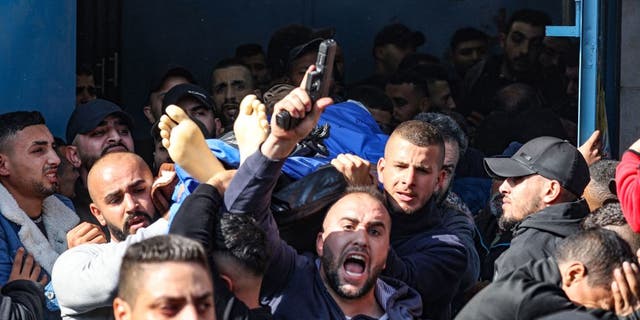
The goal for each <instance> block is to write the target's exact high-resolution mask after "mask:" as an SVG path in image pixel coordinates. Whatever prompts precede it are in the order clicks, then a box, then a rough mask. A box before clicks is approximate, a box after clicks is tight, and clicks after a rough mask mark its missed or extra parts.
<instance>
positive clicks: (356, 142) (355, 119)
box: [171, 100, 389, 218]
mask: <svg viewBox="0 0 640 320" xmlns="http://www.w3.org/2000/svg"><path fill="white" fill-rule="evenodd" d="M324 124H329V126H330V131H329V137H327V138H325V140H324V144H325V146H326V147H327V149H328V151H329V155H328V156H326V157H323V156H315V157H297V156H294V157H289V158H288V159H287V160H286V162H285V164H284V166H283V168H282V171H283V172H284V173H285V174H286V175H287V176H289V177H290V178H293V179H296V180H297V179H300V178H302V177H304V176H306V175H308V174H310V173H312V172H314V171H315V170H316V169H317V168H318V167H320V166H323V165H325V164H327V163H329V162H330V161H331V159H333V158H335V157H336V156H338V154H341V153H351V154H355V155H358V156H360V157H361V158H364V159H366V160H368V161H370V162H371V164H372V165H373V166H375V164H376V163H377V162H378V159H380V158H381V157H382V156H383V154H384V146H385V144H386V143H387V140H388V139H389V136H388V135H386V134H384V133H383V132H382V130H380V127H378V124H377V123H376V121H375V120H374V119H373V117H372V116H371V114H370V113H369V111H368V110H367V109H366V107H364V106H363V105H362V104H361V103H359V102H357V101H353V100H349V101H346V102H341V103H337V104H334V105H331V106H329V107H327V108H326V109H325V110H324V112H323V113H322V115H321V116H320V120H319V121H318V125H324ZM207 145H208V146H209V149H210V150H211V152H212V153H213V154H214V155H215V156H216V157H217V158H218V159H219V160H220V161H222V162H223V163H224V164H225V165H226V166H227V167H233V168H237V167H238V165H239V164H240V154H239V152H238V149H236V148H234V147H233V146H230V145H228V144H226V143H225V142H223V141H221V140H219V139H208V140H207ZM175 168H176V173H177V175H178V178H179V179H180V182H179V183H178V185H177V186H176V189H175V191H174V194H173V197H172V201H173V202H174V204H173V205H172V206H171V217H172V218H173V214H174V213H175V212H176V211H177V208H178V206H179V204H180V203H182V201H184V198H186V196H187V195H189V194H190V193H191V192H193V190H195V188H196V187H197V186H198V184H199V182H198V181H197V180H195V179H194V178H193V177H191V176H190V175H189V174H187V173H186V172H185V171H184V170H183V169H182V168H180V166H178V165H176V166H175Z"/></svg>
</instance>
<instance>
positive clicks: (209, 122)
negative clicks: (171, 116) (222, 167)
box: [162, 83, 224, 139]
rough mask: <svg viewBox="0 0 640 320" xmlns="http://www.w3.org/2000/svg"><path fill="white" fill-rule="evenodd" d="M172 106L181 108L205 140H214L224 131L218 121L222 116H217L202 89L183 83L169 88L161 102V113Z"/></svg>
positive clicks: (211, 102) (207, 95)
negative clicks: (198, 128)
mask: <svg viewBox="0 0 640 320" xmlns="http://www.w3.org/2000/svg"><path fill="white" fill-rule="evenodd" d="M172 104H174V105H177V106H178V107H180V108H182V109H183V110H184V112H185V113H186V114H188V115H189V117H190V118H191V119H192V120H194V122H195V123H197V124H198V125H200V126H201V128H203V129H204V130H203V134H204V136H205V137H206V138H207V139H209V138H215V137H217V136H218V135H220V134H222V132H223V131H224V128H223V127H222V122H221V120H220V119H221V117H222V116H221V115H219V114H217V112H216V109H215V108H214V104H213V100H212V99H211V97H210V96H209V94H208V93H207V91H205V90H204V89H203V88H202V87H200V86H197V85H195V84H190V83H183V84H179V85H177V86H175V87H173V88H171V90H169V91H168V92H167V94H166V95H165V96H164V99H163V100H162V112H163V113H164V110H165V109H166V108H167V107H168V106H169V105H172Z"/></svg>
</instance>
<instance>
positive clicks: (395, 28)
mask: <svg viewBox="0 0 640 320" xmlns="http://www.w3.org/2000/svg"><path fill="white" fill-rule="evenodd" d="M424 42H425V37H424V34H423V33H422V32H420V31H412V30H410V29H409V28H408V27H407V26H405V25H403V24H400V23H394V24H390V25H387V26H385V27H384V28H382V30H380V31H379V32H378V33H377V34H376V37H375V39H374V41H373V58H374V59H375V63H376V74H381V75H387V76H388V75H391V74H393V73H394V72H396V71H397V70H398V65H399V64H400V62H401V61H402V59H404V57H405V56H406V55H408V54H409V53H412V52H416V48H418V47H419V46H421V45H423V44H424Z"/></svg>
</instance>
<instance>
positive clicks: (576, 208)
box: [493, 200, 589, 279]
mask: <svg viewBox="0 0 640 320" xmlns="http://www.w3.org/2000/svg"><path fill="white" fill-rule="evenodd" d="M588 213H589V207H587V204H586V202H585V201H584V200H578V201H574V202H565V203H559V204H555V205H551V206H548V207H546V208H544V209H542V210H541V211H538V212H536V213H534V214H532V215H529V216H528V217H526V218H525V219H524V220H523V221H522V222H520V224H519V225H518V226H516V227H515V228H514V230H513V239H512V240H511V246H510V247H509V249H507V250H506V251H505V252H504V253H502V255H500V257H498V259H496V265H495V275H494V277H493V279H498V278H499V277H501V276H504V275H506V274H508V273H509V272H511V271H513V270H515V269H516V268H518V267H519V266H522V265H524V264H525V263H528V262H530V261H535V260H540V259H544V258H548V257H551V256H553V254H554V252H555V250H556V247H557V246H558V243H559V242H560V240H562V239H564V238H566V237H567V236H569V235H571V234H573V233H575V232H578V231H579V230H580V222H581V221H582V219H583V218H584V217H585V216H586V215H587V214H588Z"/></svg>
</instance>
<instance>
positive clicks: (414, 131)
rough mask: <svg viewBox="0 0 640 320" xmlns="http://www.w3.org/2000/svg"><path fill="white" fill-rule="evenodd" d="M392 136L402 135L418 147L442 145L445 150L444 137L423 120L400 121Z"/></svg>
mask: <svg viewBox="0 0 640 320" xmlns="http://www.w3.org/2000/svg"><path fill="white" fill-rule="evenodd" d="M391 136H400V137H401V138H403V139H405V140H407V141H409V142H411V143H412V144H414V145H416V146H418V147H429V146H440V147H441V148H442V150H443V151H444V139H443V138H442V135H441V134H440V132H438V129H437V128H436V127H435V126H433V125H432V124H430V123H427V122H425V121H422V120H408V121H404V122H402V123H400V124H399V125H398V126H397V127H396V129H395V130H393V132H392V133H391ZM443 153H444V152H443Z"/></svg>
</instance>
